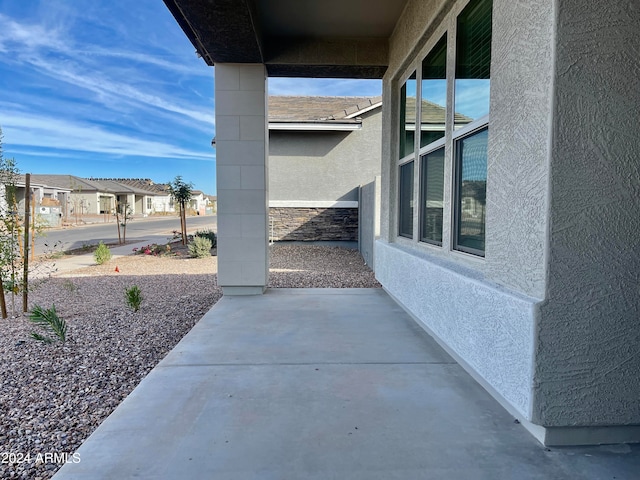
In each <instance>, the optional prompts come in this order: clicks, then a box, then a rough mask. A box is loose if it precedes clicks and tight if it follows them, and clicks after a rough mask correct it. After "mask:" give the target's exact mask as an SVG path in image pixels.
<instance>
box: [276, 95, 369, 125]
mask: <svg viewBox="0 0 640 480" xmlns="http://www.w3.org/2000/svg"><path fill="white" fill-rule="evenodd" d="M381 102H382V97H311V96H279V95H275V96H269V121H270V122H329V123H330V122H335V121H338V122H340V123H359V120H358V119H356V118H349V117H351V116H352V115H356V114H358V112H361V111H363V110H367V109H369V108H372V107H373V108H375V107H374V106H377V105H378V104H380V103H381Z"/></svg>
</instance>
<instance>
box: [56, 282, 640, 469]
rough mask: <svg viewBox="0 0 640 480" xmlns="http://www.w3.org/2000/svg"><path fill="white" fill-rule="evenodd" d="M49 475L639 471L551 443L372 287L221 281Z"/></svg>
mask: <svg viewBox="0 0 640 480" xmlns="http://www.w3.org/2000/svg"><path fill="white" fill-rule="evenodd" d="M77 453H78V455H79V458H80V462H79V463H68V464H67V465H65V466H64V467H63V468H62V469H61V470H60V471H59V472H58V473H57V474H56V476H55V479H56V480H67V479H76V478H77V479H80V478H92V479H112V478H148V479H176V478H190V479H208V478H215V479H238V480H247V479H284V478H295V479H322V480H326V479H350V480H357V479H362V480H374V479H380V480H389V479H394V478H396V479H407V478H429V479H445V478H446V479H452V480H454V479H461V480H462V479H465V480H466V479H470V478H473V479H478V480H480V479H487V480H493V479H511V478H518V479H540V478H554V479H575V478H580V479H594V480H596V479H598V480H600V479H603V478H617V479H632V478H636V477H637V472H638V471H640V448H639V447H638V446H628V445H619V446H600V447H581V448H557V449H556V448H544V447H543V446H541V445H540V444H539V443H538V442H537V441H536V440H535V439H534V438H533V437H531V436H530V435H529V434H528V433H527V432H526V430H524V429H523V428H521V426H520V425H518V422H517V421H516V419H514V417H512V416H511V415H509V414H508V413H507V412H506V411H505V410H504V409H503V408H502V407H501V406H500V405H499V404H498V403H497V402H496V401H495V400H493V398H492V397H491V396H490V395H489V394H488V393H486V391H485V390H484V389H483V388H482V387H480V385H478V384H477V383H476V382H475V381H474V380H473V379H472V378H471V377H470V376H469V375H468V374H467V373H466V372H465V371H464V370H463V369H462V368H461V367H460V366H459V365H458V364H457V363H456V362H455V361H454V360H453V359H452V358H451V357H450V356H449V355H448V354H447V353H446V352H445V351H444V350H443V349H442V348H441V347H440V346H438V345H437V344H436V343H435V342H434V341H433V339H432V338H431V337H430V336H429V335H427V334H426V333H425V332H424V331H423V330H421V329H420V328H419V327H418V326H417V324H416V323H415V321H414V320H413V319H412V318H411V317H410V316H409V315H407V314H406V313H405V312H404V311H403V310H402V309H401V308H400V307H398V306H397V304H396V303H395V302H394V301H393V300H392V299H391V298H389V296H388V295H387V294H386V293H384V291H382V290H380V289H272V290H267V292H266V293H265V294H264V295H261V296H236V297H229V296H226V297H223V298H222V299H221V300H220V302H219V303H218V304H217V305H216V306H215V307H214V308H212V309H211V310H210V311H209V312H208V313H207V315H206V316H205V317H204V318H203V319H202V320H201V321H200V322H199V323H198V324H197V325H196V326H195V327H194V328H193V330H192V331H191V332H190V333H189V334H188V335H187V336H186V337H185V338H184V339H183V340H182V341H181V342H180V343H179V344H178V345H177V346H176V347H175V349H174V350H173V351H172V352H171V353H169V355H167V357H166V358H165V359H164V360H163V361H162V362H161V363H160V364H159V365H158V366H157V367H156V368H155V369H154V370H153V371H152V372H151V373H150V374H149V375H148V376H147V377H146V378H145V379H144V380H143V381H142V382H141V384H140V385H139V386H138V387H137V388H136V389H135V390H134V391H133V392H132V393H131V394H130V395H129V396H128V397H127V398H126V399H125V401H124V402H123V403H122V404H121V405H120V406H119V407H118V408H117V409H116V410H115V412H114V413H113V414H112V415H111V416H110V417H109V418H108V419H107V420H105V421H104V422H103V423H102V425H100V427H99V428H98V429H97V430H96V431H95V432H94V433H93V435H91V437H90V438H89V439H88V440H87V441H85V443H84V444H83V445H82V447H81V448H80V449H79V450H78V452H77Z"/></svg>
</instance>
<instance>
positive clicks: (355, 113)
mask: <svg viewBox="0 0 640 480" xmlns="http://www.w3.org/2000/svg"><path fill="white" fill-rule="evenodd" d="M381 106H382V102H377V103H374V104H373V105H370V106H368V107H365V108H363V109H362V110H358V111H357V112H354V113H352V114H350V115H347V116H346V117H344V118H349V119H351V118H355V117H358V116H360V115H362V114H364V113H367V112H370V111H371V110H375V109H376V108H379V107H381Z"/></svg>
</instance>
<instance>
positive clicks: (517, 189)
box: [485, 0, 554, 298]
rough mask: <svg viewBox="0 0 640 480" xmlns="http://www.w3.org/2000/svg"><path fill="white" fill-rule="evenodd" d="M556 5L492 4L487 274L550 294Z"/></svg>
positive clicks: (541, 0)
mask: <svg viewBox="0 0 640 480" xmlns="http://www.w3.org/2000/svg"><path fill="white" fill-rule="evenodd" d="M553 15H554V13H553V0H535V1H529V2H513V1H512V0H494V1H493V39H492V55H491V56H492V62H491V111H490V115H491V120H490V126H489V150H488V164H487V217H486V231H487V237H486V251H485V255H486V256H485V271H486V273H487V276H488V277H489V278H491V279H492V280H493V281H495V282H498V283H501V284H503V285H507V286H509V287H511V288H513V289H516V290H518V291H520V292H522V293H525V294H527V295H533V296H536V297H538V298H543V297H544V293H545V272H546V270H545V260H546V259H545V249H546V236H547V232H546V230H547V210H548V206H547V197H548V184H549V177H548V171H549V156H550V141H549V138H550V132H551V108H552V89H553Z"/></svg>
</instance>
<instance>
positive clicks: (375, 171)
mask: <svg viewBox="0 0 640 480" xmlns="http://www.w3.org/2000/svg"><path fill="white" fill-rule="evenodd" d="M381 120H382V115H381V111H380V109H376V110H373V111H371V112H369V113H365V114H363V115H362V128H361V129H360V130H355V131H351V132H289V131H270V132H269V200H270V201H286V200H288V201H314V200H315V201H358V187H359V186H360V185H362V184H366V183H369V182H371V181H372V180H373V178H374V177H375V176H376V175H380V155H381V154H380V151H381V141H380V135H381V129H382V121H381Z"/></svg>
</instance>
